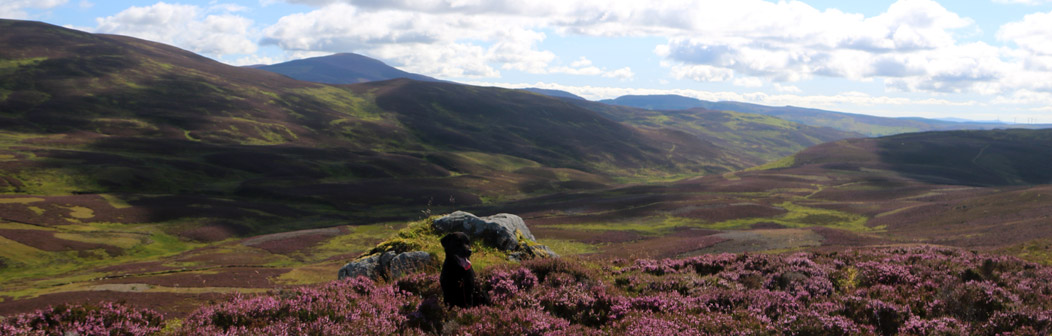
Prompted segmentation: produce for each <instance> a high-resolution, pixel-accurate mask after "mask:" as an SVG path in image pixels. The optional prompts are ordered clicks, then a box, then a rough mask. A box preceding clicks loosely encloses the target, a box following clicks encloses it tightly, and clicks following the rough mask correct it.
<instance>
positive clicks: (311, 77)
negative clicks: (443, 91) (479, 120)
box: [254, 53, 439, 84]
mask: <svg viewBox="0 0 1052 336" xmlns="http://www.w3.org/2000/svg"><path fill="white" fill-rule="evenodd" d="M254 67H255V68H257V69H262V70H266V71H270V72H274V73H279V74H282V75H285V76H288V77H291V78H294V79H299V80H304V81H309V82H316V83H325V84H356V83H364V82H375V81H382V80H389V79H396V78H408V79H412V80H418V81H427V82H438V81H439V80H437V79H434V78H431V77H428V76H424V75H419V74H414V73H410V72H405V71H402V70H399V69H397V68H395V67H392V66H389V65H387V64H385V63H384V62H382V61H380V60H377V59H374V58H370V57H368V56H364V55H359V54H355V53H337V54H332V55H328V56H320V57H311V58H304V59H298V60H294V61H288V62H285V63H278V64H273V65H264V66H254Z"/></svg>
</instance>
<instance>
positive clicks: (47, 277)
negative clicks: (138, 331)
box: [0, 223, 207, 298]
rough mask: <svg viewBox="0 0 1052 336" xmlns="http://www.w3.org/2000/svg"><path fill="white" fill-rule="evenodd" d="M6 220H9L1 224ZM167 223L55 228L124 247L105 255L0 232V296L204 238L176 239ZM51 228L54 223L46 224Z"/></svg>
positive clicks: (168, 252) (155, 256) (31, 292)
mask: <svg viewBox="0 0 1052 336" xmlns="http://www.w3.org/2000/svg"><path fill="white" fill-rule="evenodd" d="M4 225H5V226H9V225H10V224H4ZM165 225H166V224H164V223H158V224H149V225H126V224H113V223H98V224H96V223H92V224H71V225H66V226H62V227H59V228H57V231H58V232H57V233H55V235H56V237H57V238H60V239H68V240H73V241H82V242H89V243H98V244H105V245H112V246H117V247H121V248H124V254H122V255H118V256H109V255H107V254H106V253H105V252H103V251H102V250H101V249H96V250H86V251H55V252H51V251H42V250H39V249H36V248H33V247H29V246H26V245H22V244H20V243H17V242H14V241H10V240H7V239H4V238H0V245H2V246H4V248H3V249H0V258H3V259H5V263H6V264H7V267H4V268H0V283H5V284H6V286H5V288H3V289H0V296H11V297H15V298H19V297H26V296H36V295H41V294H45V293H47V292H48V291H50V290H53V287H55V286H60V285H64V284H71V283H75V282H79V281H88V280H91V279H95V278H98V277H101V276H104V275H105V274H100V273H97V272H93V271H92V270H94V269H99V268H103V267H107V266H113V265H120V264H126V263H133V262H145V261H155V260H161V259H163V258H165V257H170V256H173V255H176V254H179V253H182V252H186V251H189V250H193V249H196V248H200V247H204V246H206V245H207V244H204V243H194V242H187V241H184V240H181V239H179V238H177V237H175V236H172V235H169V234H166V233H163V232H161V230H162V229H163V227H164V226H165ZM45 230H47V231H55V230H56V229H45Z"/></svg>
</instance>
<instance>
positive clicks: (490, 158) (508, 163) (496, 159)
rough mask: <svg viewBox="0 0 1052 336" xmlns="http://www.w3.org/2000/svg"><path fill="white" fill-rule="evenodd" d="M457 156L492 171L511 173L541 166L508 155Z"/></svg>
mask: <svg viewBox="0 0 1052 336" xmlns="http://www.w3.org/2000/svg"><path fill="white" fill-rule="evenodd" d="M456 155H457V156H459V157H461V158H463V159H464V160H467V161H468V162H471V163H472V164H476V165H479V166H482V167H486V168H489V169H492V170H498V171H505V172H511V171H516V170H519V169H522V168H530V167H534V168H535V167H540V166H541V164H540V163H537V162H534V161H531V160H527V159H523V158H519V157H514V156H510V155H503V154H490V153H480V152H459V153H456Z"/></svg>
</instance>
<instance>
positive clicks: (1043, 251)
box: [998, 238, 1052, 265]
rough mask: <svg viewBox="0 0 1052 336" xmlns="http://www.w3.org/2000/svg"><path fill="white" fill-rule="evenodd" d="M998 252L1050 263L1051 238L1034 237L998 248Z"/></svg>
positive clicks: (1051, 261) (1051, 260)
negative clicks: (1020, 242)
mask: <svg viewBox="0 0 1052 336" xmlns="http://www.w3.org/2000/svg"><path fill="white" fill-rule="evenodd" d="M998 252H1000V253H1004V254H1010V255H1014V256H1016V257H1019V258H1020V259H1023V260H1027V261H1031V262H1035V263H1039V264H1042V265H1052V239H1047V238H1046V239H1034V240H1031V241H1028V242H1025V243H1022V244H1018V245H1014V246H1010V247H1006V248H1003V249H1000V250H998Z"/></svg>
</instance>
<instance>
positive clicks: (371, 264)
mask: <svg viewBox="0 0 1052 336" xmlns="http://www.w3.org/2000/svg"><path fill="white" fill-rule="evenodd" d="M437 267H438V259H437V258H436V257H434V256H432V255H431V254H430V253H427V252H424V251H412V252H405V253H395V252H391V251H387V252H384V253H378V254H374V255H371V256H368V257H364V258H361V259H358V260H355V261H352V262H349V263H347V265H344V266H343V267H341V268H340V270H339V271H338V272H337V273H336V276H337V278H339V279H346V278H354V277H359V276H365V277H367V278H370V279H373V280H381V279H383V280H394V279H398V278H401V277H402V276H405V275H407V274H411V273H416V272H422V271H425V270H427V269H428V268H437Z"/></svg>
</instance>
